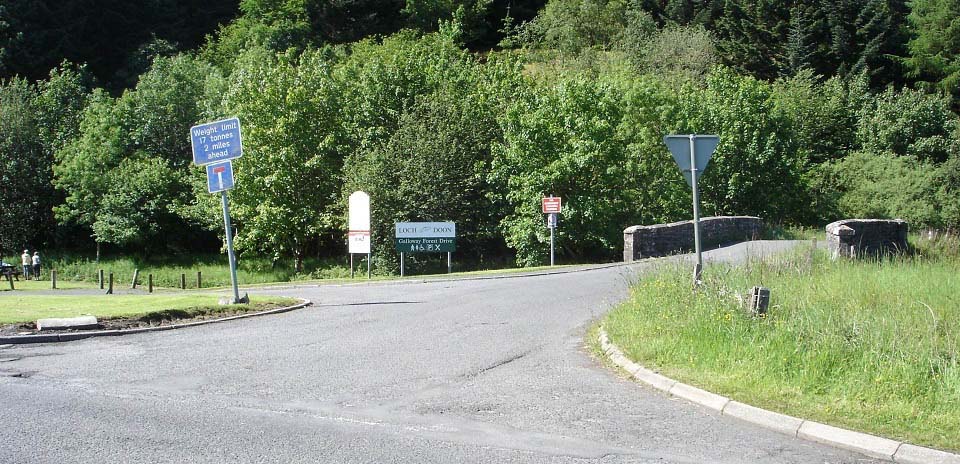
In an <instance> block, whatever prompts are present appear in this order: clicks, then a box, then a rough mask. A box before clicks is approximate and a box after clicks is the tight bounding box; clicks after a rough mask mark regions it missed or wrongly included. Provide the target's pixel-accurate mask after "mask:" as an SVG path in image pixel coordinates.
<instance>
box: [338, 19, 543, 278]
mask: <svg viewBox="0 0 960 464" xmlns="http://www.w3.org/2000/svg"><path fill="white" fill-rule="evenodd" d="M353 51H354V54H353V55H351V56H350V57H349V59H348V60H347V61H346V62H345V63H344V64H343V65H342V66H340V67H339V68H338V69H337V79H338V80H340V81H341V82H343V86H344V93H343V96H344V99H345V100H344V101H345V102H346V103H344V109H345V111H343V116H344V125H345V128H346V130H347V134H348V140H350V141H351V142H350V143H351V146H353V147H356V148H355V149H350V150H344V152H345V153H350V155H349V156H348V158H347V161H346V167H345V168H344V176H345V181H346V182H345V185H344V192H343V197H344V198H346V196H347V195H349V194H350V193H351V192H353V191H354V190H364V191H366V192H368V193H369V194H370V195H371V201H372V203H373V205H372V208H373V211H374V212H373V221H374V223H373V227H374V235H373V240H374V246H375V251H374V254H375V258H376V259H377V261H378V266H379V267H381V268H383V269H393V268H395V267H396V259H395V258H396V254H395V252H394V251H393V242H392V237H393V223H394V222H395V221H412V220H427V219H434V220H453V221H456V222H457V224H458V231H459V232H458V235H460V236H461V237H463V238H464V240H465V241H464V242H463V246H464V247H466V249H468V250H478V251H479V250H481V247H480V245H481V244H483V245H490V246H493V247H494V248H498V247H502V241H498V239H497V238H496V237H497V233H496V231H495V227H496V225H497V222H496V220H495V219H496V218H498V217H499V216H498V211H499V209H498V207H497V206H496V205H497V204H499V203H498V200H496V196H497V195H498V194H499V192H501V190H499V189H498V188H495V187H489V186H488V183H487V180H486V174H485V173H486V171H487V170H488V165H489V163H490V151H489V145H490V144H491V143H492V140H494V139H497V138H498V137H499V135H497V134H498V133H499V129H498V128H497V127H496V124H495V118H496V116H497V115H499V114H500V113H501V112H502V108H503V107H505V106H506V105H507V104H508V102H510V101H512V99H513V95H514V94H515V92H517V91H519V89H522V88H524V87H525V85H526V84H525V81H524V80H523V79H522V77H521V73H520V64H519V63H517V62H516V61H515V60H512V59H509V58H507V57H500V56H497V55H490V56H488V57H487V59H486V61H485V63H484V64H480V63H479V62H478V60H477V59H476V58H474V57H472V56H471V55H469V54H467V53H466V52H465V51H464V50H462V49H459V48H458V47H457V46H456V45H455V43H454V40H453V37H451V36H449V35H444V34H430V35H427V36H425V37H423V38H416V37H415V36H413V35H412V34H410V33H402V34H399V35H396V36H393V37H390V38H388V39H386V40H384V42H383V43H382V44H377V43H374V42H369V41H368V42H363V43H361V44H358V45H357V46H356V47H354V50H353ZM486 195H491V197H490V198H488V197H486ZM444 197H448V200H446V201H445V200H444ZM458 203H460V204H461V205H460V206H457V205H458ZM444 218H446V219H444ZM497 220H498V219H497ZM498 243H500V244H501V245H497V244H498Z"/></svg>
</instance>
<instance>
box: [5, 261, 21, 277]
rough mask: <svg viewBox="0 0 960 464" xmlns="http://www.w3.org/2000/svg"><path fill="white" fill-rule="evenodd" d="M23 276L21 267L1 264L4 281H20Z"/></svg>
mask: <svg viewBox="0 0 960 464" xmlns="http://www.w3.org/2000/svg"><path fill="white" fill-rule="evenodd" d="M21 275H23V271H21V270H20V266H14V265H13V264H6V263H4V264H0V276H3V278H4V279H9V278H11V277H12V278H14V279H16V280H20V276H21Z"/></svg>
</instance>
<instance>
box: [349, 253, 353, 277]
mask: <svg viewBox="0 0 960 464" xmlns="http://www.w3.org/2000/svg"><path fill="white" fill-rule="evenodd" d="M350 278H351V279H352V278H353V253H350Z"/></svg>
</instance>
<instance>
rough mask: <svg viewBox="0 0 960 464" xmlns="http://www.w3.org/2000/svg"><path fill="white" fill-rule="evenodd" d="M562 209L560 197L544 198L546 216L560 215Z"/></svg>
mask: <svg viewBox="0 0 960 464" xmlns="http://www.w3.org/2000/svg"><path fill="white" fill-rule="evenodd" d="M560 209H561V204H560V197H544V198H543V212H544V213H545V214H549V213H559V212H560Z"/></svg>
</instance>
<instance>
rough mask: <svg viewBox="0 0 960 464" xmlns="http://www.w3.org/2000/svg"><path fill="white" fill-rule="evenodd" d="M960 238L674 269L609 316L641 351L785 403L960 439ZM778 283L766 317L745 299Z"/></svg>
mask: <svg viewBox="0 0 960 464" xmlns="http://www.w3.org/2000/svg"><path fill="white" fill-rule="evenodd" d="M958 244H960V241H958V240H957V239H956V238H947V239H941V240H936V241H933V240H919V241H917V243H916V244H915V247H914V252H913V253H911V254H909V255H906V254H904V255H898V256H894V257H886V258H881V259H870V260H849V259H838V260H832V259H830V257H829V256H828V255H827V253H826V252H823V251H817V252H813V251H812V250H810V249H809V247H807V248H808V249H806V250H802V251H800V252H797V253H794V254H791V255H789V256H785V257H781V258H780V259H775V260H753V261H750V262H749V263H747V264H746V265H742V266H739V267H731V266H721V265H710V266H708V267H707V268H706V270H705V271H704V278H705V280H704V285H703V286H702V287H701V288H700V290H698V291H696V292H694V291H693V290H692V288H691V285H690V272H689V269H687V268H686V267H684V268H665V269H663V270H662V271H661V272H659V273H657V274H655V275H652V276H650V277H648V278H645V279H643V280H642V281H640V282H638V283H637V284H636V286H635V288H634V289H633V294H632V297H631V298H630V300H629V301H628V302H627V303H625V304H624V305H622V306H620V307H619V308H617V309H615V310H614V311H613V312H612V313H611V314H610V315H609V316H608V317H607V320H606V321H605V322H604V326H605V328H606V330H607V331H608V332H609V334H610V336H611V338H612V339H613V341H614V342H615V343H617V344H618V345H619V346H621V347H622V348H623V349H624V351H625V352H626V353H628V355H629V356H630V357H631V358H633V359H636V360H638V361H639V362H641V363H642V364H645V365H647V366H648V367H652V368H657V369H660V370H661V371H663V372H664V373H665V374H666V375H668V376H672V377H674V378H677V379H679V380H681V381H684V382H688V383H691V384H695V385H700V386H702V387H704V388H707V389H709V390H711V391H714V392H717V393H720V394H723V395H727V396H730V397H732V398H734V399H736V400H739V401H742V402H745V403H749V404H754V405H757V406H761V407H765V408H768V409H772V410H776V411H780V412H784V413H786V414H790V415H794V416H798V417H803V418H808V419H813V420H818V421H823V422H827V423H831V424H835V425H838V426H845V427H850V428H854V429H858V430H863V431H866V432H870V433H875V434H880V435H883V436H887V437H890V438H895V439H899V440H904V441H908V442H911V443H916V444H922V445H928V446H934V447H938V448H944V449H952V450H960V438H958V437H960V348H958V344H960V308H958V304H957V303H958V300H957V289H958V288H960V254H958V250H960V247H958V246H957V245H958ZM754 285H760V286H764V287H767V288H769V289H770V291H771V304H770V308H769V311H768V313H767V314H766V315H765V316H763V317H757V316H753V315H751V314H749V312H748V311H746V310H745V307H746V303H747V300H748V299H749V296H748V291H749V289H750V287H752V286H754Z"/></svg>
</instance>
